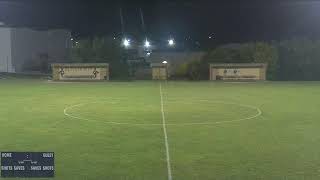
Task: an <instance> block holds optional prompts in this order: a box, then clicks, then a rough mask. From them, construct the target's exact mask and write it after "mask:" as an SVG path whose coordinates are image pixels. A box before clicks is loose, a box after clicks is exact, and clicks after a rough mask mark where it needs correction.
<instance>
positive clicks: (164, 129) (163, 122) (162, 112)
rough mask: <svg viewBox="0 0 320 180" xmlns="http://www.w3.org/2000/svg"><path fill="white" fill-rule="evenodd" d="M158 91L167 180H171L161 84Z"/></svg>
mask: <svg viewBox="0 0 320 180" xmlns="http://www.w3.org/2000/svg"><path fill="white" fill-rule="evenodd" d="M159 89H160V101H161V114H162V127H163V134H164V141H165V146H166V156H167V169H168V180H172V172H171V162H170V153H169V143H168V134H167V128H166V118H165V116H164V108H163V95H162V86H161V82H160V86H159Z"/></svg>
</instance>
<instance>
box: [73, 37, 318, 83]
mask: <svg viewBox="0 0 320 180" xmlns="http://www.w3.org/2000/svg"><path fill="white" fill-rule="evenodd" d="M120 44H121V41H120V40H115V39H113V38H112V37H103V38H91V39H90V38H88V39H82V40H79V41H78V43H76V44H74V46H73V48H72V50H71V61H72V62H83V63H86V62H107V63H109V64H110V67H111V76H113V77H116V78H117V77H127V76H128V65H127V63H126V61H125V58H126V52H125V50H124V49H123V48H122V47H121V46H120ZM210 63H268V72H267V79H268V80H320V40H309V39H293V40H285V41H272V42H251V43H242V44H227V45H221V46H218V47H216V48H213V49H209V50H206V52H205V55H204V56H203V57H202V58H201V59H197V60H191V61H189V62H184V63H182V64H181V65H180V66H178V68H177V69H176V70H175V71H174V72H173V76H174V77H180V78H183V79H192V80H205V79H208V76H209V75H208V74H209V68H208V67H209V66H208V65H209V64H210Z"/></svg>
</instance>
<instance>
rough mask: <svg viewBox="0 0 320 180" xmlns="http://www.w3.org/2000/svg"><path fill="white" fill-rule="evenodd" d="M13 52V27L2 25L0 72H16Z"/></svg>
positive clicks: (0, 29) (0, 35)
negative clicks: (13, 63)
mask: <svg viewBox="0 0 320 180" xmlns="http://www.w3.org/2000/svg"><path fill="white" fill-rule="evenodd" d="M11 54H12V51H11V28H7V27H0V72H15V71H14V67H13V65H12V56H11Z"/></svg>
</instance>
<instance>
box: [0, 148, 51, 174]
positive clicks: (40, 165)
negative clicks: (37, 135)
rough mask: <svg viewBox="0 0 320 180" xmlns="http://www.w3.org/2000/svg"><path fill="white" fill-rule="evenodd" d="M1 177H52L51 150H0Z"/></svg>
mask: <svg viewBox="0 0 320 180" xmlns="http://www.w3.org/2000/svg"><path fill="white" fill-rule="evenodd" d="M0 170H1V177H2V178H10V177H14V178H17V177H21V178H34V177H44V178H49V177H54V153H53V152H1V169H0Z"/></svg>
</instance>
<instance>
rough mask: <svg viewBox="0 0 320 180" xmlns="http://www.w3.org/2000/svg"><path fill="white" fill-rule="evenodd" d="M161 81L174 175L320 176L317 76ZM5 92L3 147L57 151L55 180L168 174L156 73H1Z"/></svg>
mask: <svg viewBox="0 0 320 180" xmlns="http://www.w3.org/2000/svg"><path fill="white" fill-rule="evenodd" d="M161 84H162V95H163V111H164V116H165V121H166V130H167V135H168V144H169V153H170V165H171V170H172V178H173V180H194V179H196V180H197V179H199V180H212V179H219V180H224V179H225V180H231V179H232V180H233V179H246V180H251V179H252V180H256V179H265V180H270V179H294V180H295V179H297V180H301V179H319V178H320V153H319V150H320V133H319V127H320V111H319V107H320V101H319V100H320V83H317V82H308V83H306V82H295V83H293V82H292V83H290V82H273V83H272V82H267V83H213V82H161ZM0 99H1V100H0V151H53V152H55V155H56V159H55V164H56V171H55V175H56V177H55V179H59V180H60V179H61V180H72V179H74V180H80V179H90V180H91V179H92V180H95V179H110V180H116V179H124V180H131V179H132V180H143V179H145V180H166V179H168V172H167V157H166V149H165V138H164V132H163V126H162V125H163V119H162V113H161V98H160V89H159V82H151V81H149V82H108V83H48V82H45V81H40V80H0Z"/></svg>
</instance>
